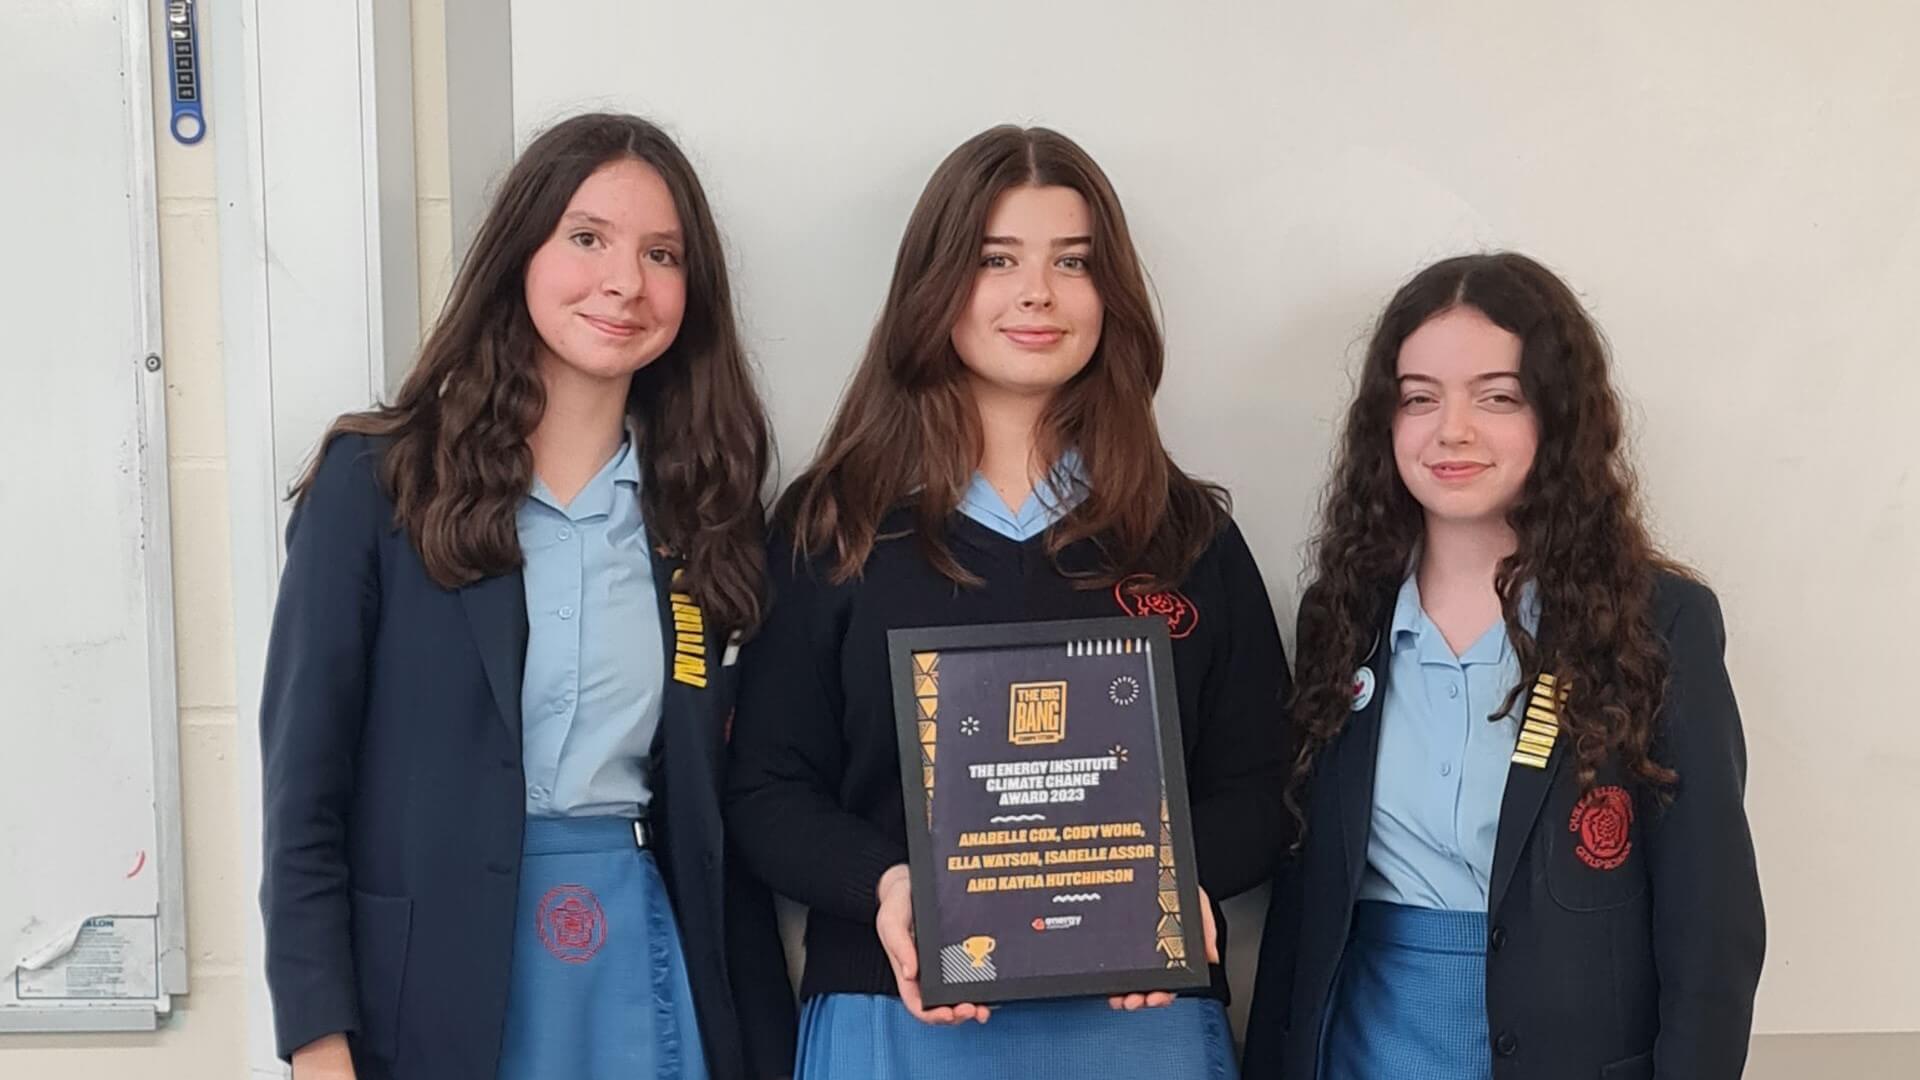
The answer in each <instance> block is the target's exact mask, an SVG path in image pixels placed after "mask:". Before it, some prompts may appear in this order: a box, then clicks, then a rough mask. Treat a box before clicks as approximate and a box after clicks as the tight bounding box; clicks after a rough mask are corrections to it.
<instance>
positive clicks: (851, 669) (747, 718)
mask: <svg viewBox="0 0 1920 1080" xmlns="http://www.w3.org/2000/svg"><path fill="white" fill-rule="evenodd" d="M911 528H912V519H911V517H910V516H909V515H907V514H906V513H904V512H896V513H895V514H893V515H892V516H890V517H889V519H888V520H887V521H885V522H883V523H882V528H881V535H882V536H889V535H895V536H896V538H894V539H884V540H881V541H880V542H879V543H877V544H876V545H875V546H874V550H873V554H872V555H871V556H870V557H869V558H868V560H867V564H866V567H865V570H864V573H863V574H862V575H861V577H860V578H858V579H857V580H854V581H851V582H847V583H844V584H839V585H835V584H831V583H830V581H829V569H830V565H831V560H830V557H821V558H813V559H809V558H804V557H803V558H800V559H798V560H797V561H796V559H795V558H794V554H793V551H792V549H791V547H790V546H789V545H788V543H787V542H786V541H785V540H784V539H783V538H781V537H776V538H775V540H774V542H773V544H772V545H771V548H770V551H769V557H768V566H769V572H770V576H771V578H772V582H773V588H774V599H773V607H772V609H771V611H770V613H769V616H768V619H767V622H766V624H765V625H764V626H763V627H762V628H761V630H760V633H759V634H758V636H757V637H755V638H754V640H753V641H751V642H749V643H748V645H747V646H746V648H745V649H744V650H743V651H742V654H741V658H740V666H741V672H740V695H739V698H738V704H737V711H736V714H735V717H734V723H733V734H732V743H731V753H730V762H731V763H730V766H729V775H728V781H727V827H728V836H729V839H730V840H731V841H732V842H733V843H734V844H735V845H736V847H737V848H738V850H739V852H740V854H741V855H742V856H743V857H744V858H745V860H746V862H747V865H748V867H749V868H750V869H751V870H752V872H753V873H755V874H757V875H758V876H759V877H761V878H762V879H764V880H765V881H766V882H767V884H769V885H771V886H772V887H773V888H774V890H775V891H777V892H780V893H783V894H785V895H786V896H788V897H791V898H792V899H794V900H797V901H799V902H800V903H802V904H805V905H806V906H807V907H808V908H809V909H810V910H809V913H808V919H807V935H806V945H807V959H806V973H805V975H804V977H803V979H802V982H801V995H802V996H803V997H811V996H813V995H815V994H832V993H856V994H894V993H896V992H897V991H896V989H895V984H894V978H893V972H892V969H891V968H890V967H889V966H888V964H887V959H886V955H885V953H884V952H883V951H882V949H881V947H880V941H879V938H878V937H877V936H876V934H875V931H874V915H875V914H876V912H877V911H878V910H879V902H878V900H877V898H876V897H875V895H874V887H875V885H877V884H878V883H879V880H880V875H881V874H882V873H883V872H884V871H885V870H886V869H887V868H888V867H890V866H893V865H894V864H896V863H903V862H905V861H906V860H907V840H906V823H905V816H904V812H903V810H902V802H901V787H900V758H899V751H898V749H897V743H896V741H895V727H894V716H893V688H892V684H891V680H890V676H889V669H888V656H887V631H888V630H892V629H895V628H898V627H911V626H953V625H964V624H978V623H999V622H1032V621H1045V620H1052V619H1078V618H1093V617H1102V616H1112V615H1122V614H1126V615H1136V616H1141V617H1145V618H1159V619H1164V620H1166V622H1167V625H1168V629H1169V631H1170V632H1171V634H1172V637H1173V663H1174V671H1175V678H1174V681H1175V683H1176V685H1177V688H1178V693H1179V711H1180V726H1181V736H1182V743H1183V747H1184V751H1185V761H1186V770H1187V786H1188V791H1189V798H1190V802H1191V804H1192V810H1193V835H1194V847H1195V851H1196V855H1197V858H1198V861H1199V876H1200V884H1201V886H1202V887H1204V888H1205V889H1206V890H1207V892H1208V894H1209V895H1210V896H1211V898H1212V899H1213V900H1214V901H1215V903H1216V908H1215V915H1216V918H1217V917H1218V907H1217V904H1218V902H1219V901H1220V900H1223V899H1226V898H1227V897H1230V896H1233V895H1235V894H1237V893H1240V892H1244V891H1245V890H1247V889H1250V888H1252V887H1254V886H1255V885H1258V884H1260V883H1262V882H1264V881H1265V880H1267V879H1268V877H1269V876H1270V875H1271V873H1272V870H1273V866H1274V863H1275V860H1276V858H1277V856H1278V854H1279V853H1280V852H1281V851H1282V849H1283V848H1284V847H1285V845H1286V844H1287V843H1289V842H1290V829H1291V826H1290V824H1289V822H1290V820H1291V819H1290V817H1289V815H1288V814H1287V812H1286V810H1285V808H1284V807H1283V805H1282V803H1281V791H1282V789H1283V787H1284V785H1285V782H1286V774H1287V767H1288V762H1289V760H1290V753H1291V739H1290V727H1289V725H1288V723H1287V719H1286V714H1285V710H1284V702H1285V700H1286V697H1287V692H1288V688H1289V679H1288V675H1287V664H1286V657H1285V655H1284V654H1283V652H1282V648H1281V644H1280V633H1279V629H1278V627H1277V626H1276V624H1275V622H1274V617H1273V607H1272V604H1271V602H1270V601H1269V599H1268V597H1267V590H1266V586H1265V584H1264V583H1263V582H1262V581H1261V578H1260V571H1259V569H1258V568H1257V567H1256V566H1255V565H1254V561H1253V554H1252V553H1251V552H1250V551H1249V550H1248V549H1247V545H1246V541H1245V540H1244V539H1243V538H1242V537H1241V535H1240V530H1239V529H1238V527H1236V526H1234V525H1233V524H1232V523H1228V525H1227V526H1226V527H1225V528H1224V529H1223V530H1222V531H1221V532H1220V533H1219V535H1218V536H1216V537H1215V539H1214V540H1213V542H1212V543H1211V544H1210V545H1209V546H1208V548H1207V549H1206V551H1205V553H1204V554H1202V556H1201V557H1200V558H1199V560H1198V561H1197V562H1196V563H1195V564H1194V566H1193V568H1192V570H1191V571H1190V572H1189V573H1188V575H1187V577H1186V579H1185V580H1183V581H1181V582H1180V583H1179V584H1178V586H1177V588H1175V589H1171V590H1166V591H1164V592H1159V593H1153V594H1150V595H1145V596H1138V595H1134V594H1132V593H1131V592H1130V591H1129V590H1127V589H1125V588H1121V587H1114V586H1108V587H1105V588H1095V589H1088V588H1085V587H1076V582H1075V581H1074V580H1073V579H1071V578H1069V577H1068V576H1066V575H1065V574H1063V573H1062V572H1061V569H1060V567H1064V568H1066V569H1067V570H1069V571H1077V570H1080V569H1082V568H1087V567H1091V566H1092V565H1094V561H1093V560H1094V558H1095V557H1096V552H1095V550H1094V546H1093V544H1092V543H1091V542H1087V541H1083V542H1081V543H1078V544H1074V545H1071V546H1069V547H1068V548H1067V549H1065V550H1064V551H1063V552H1061V554H1060V557H1059V561H1058V567H1057V566H1056V563H1055V560H1054V559H1053V558H1051V557H1049V556H1048V554H1047V552H1046V549H1045V538H1044V534H1042V535H1041V536H1036V537H1033V538H1032V539H1029V540H1026V541H1015V540H1011V539H1008V538H1006V537H1004V536H1001V535H1000V534H999V533H996V532H994V531H993V530H991V529H988V528H986V527H985V526H982V525H980V524H979V523H977V522H975V521H973V520H971V519H969V518H967V517H966V516H964V515H962V514H958V513H956V514H954V515H953V516H952V517H951V518H950V520H949V524H948V531H947V537H946V539H947V543H948V545H949V548H950V550H951V551H952V552H953V555H954V557H955V558H956V559H957V560H958V561H959V563H960V565H961V566H962V567H964V568H965V569H967V570H968V571H970V572H971V573H973V574H974V575H975V576H977V577H979V578H980V579H982V581H983V582H984V584H982V585H979V586H974V587H964V586H958V585H955V584H954V583H953V582H951V581H949V580H948V579H947V578H946V577H944V576H942V575H941V574H940V573H939V572H938V571H937V570H935V569H934V567H933V565H932V563H931V562H929V561H928V559H927V557H926V555H925V553H924V551H923V548H922V545H921V544H920V543H919V542H918V540H917V539H916V538H915V537H913V536H912V535H910V534H909V535H905V536H899V535H897V534H900V533H910V530H911ZM1123 584H1124V583H1123ZM1219 927H1220V938H1221V941H1220V944H1221V948H1222V950H1223V952H1224V950H1225V947H1226V924H1225V922H1224V921H1221V922H1220V923H1219ZM1212 976H1213V983H1212V987H1211V989H1210V991H1208V993H1209V995H1210V996H1214V997H1219V998H1222V999H1224V998H1225V997H1226V981H1225V979H1224V977H1223V975H1222V973H1221V971H1220V969H1219V968H1218V967H1217V966H1216V967H1214V969H1213V971H1212Z"/></svg>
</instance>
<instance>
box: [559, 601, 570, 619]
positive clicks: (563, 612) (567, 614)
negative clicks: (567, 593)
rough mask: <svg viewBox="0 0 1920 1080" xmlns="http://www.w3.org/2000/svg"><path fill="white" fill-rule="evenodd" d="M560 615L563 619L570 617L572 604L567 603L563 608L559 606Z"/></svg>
mask: <svg viewBox="0 0 1920 1080" xmlns="http://www.w3.org/2000/svg"><path fill="white" fill-rule="evenodd" d="M560 617H561V618H563V619H571V618H573V605H572V604H568V605H567V606H566V607H563V608H561V609H560Z"/></svg>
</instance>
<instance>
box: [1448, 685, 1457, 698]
mask: <svg viewBox="0 0 1920 1080" xmlns="http://www.w3.org/2000/svg"><path fill="white" fill-rule="evenodd" d="M1447 696H1448V697H1459V696H1460V688H1459V687H1458V686H1455V685H1453V684H1452V683H1448V684H1447Z"/></svg>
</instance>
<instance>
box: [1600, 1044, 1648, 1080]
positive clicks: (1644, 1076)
mask: <svg viewBox="0 0 1920 1080" xmlns="http://www.w3.org/2000/svg"><path fill="white" fill-rule="evenodd" d="M1600 1080H1653V1051H1651V1050H1649V1051H1647V1052H1646V1053H1644V1054H1635V1055H1634V1056H1632V1057H1630V1058H1627V1059H1625V1060H1623V1061H1616V1062H1614V1063H1613V1064H1611V1065H1607V1066H1603V1067H1602V1068H1601V1070H1600Z"/></svg>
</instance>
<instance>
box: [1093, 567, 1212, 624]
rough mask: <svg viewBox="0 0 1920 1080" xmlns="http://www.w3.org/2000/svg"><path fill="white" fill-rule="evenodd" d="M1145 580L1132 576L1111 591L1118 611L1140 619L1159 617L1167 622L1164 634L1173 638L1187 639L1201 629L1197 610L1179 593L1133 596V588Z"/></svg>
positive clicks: (1136, 594)
mask: <svg viewBox="0 0 1920 1080" xmlns="http://www.w3.org/2000/svg"><path fill="white" fill-rule="evenodd" d="M1146 580H1147V575H1146V574H1135V575H1133V576H1132V577H1130V578H1126V579H1124V580H1123V581H1121V582H1120V583H1119V584H1118V585H1115V586H1114V587H1113V598H1114V599H1115V600H1117V601H1119V603H1120V610H1122V611H1124V612H1126V613H1127V614H1129V615H1135V616H1138V617H1140V618H1143V619H1145V618H1152V617H1159V618H1162V619H1165V620H1167V633H1168V635H1169V636H1171V637H1173V638H1175V639H1176V640H1177V639H1179V638H1183V637H1186V636H1187V635H1188V634H1191V633H1193V631H1194V628H1195V627H1198V626H1199V625H1200V609H1199V608H1197V607H1194V606H1193V601H1191V600H1189V599H1187V598H1186V596H1184V595H1183V594H1182V593H1181V592H1180V591H1179V590H1178V589H1168V590H1166V591H1164V592H1150V593H1143V592H1134V591H1132V586H1133V585H1134V584H1135V583H1137V582H1143V581H1146Z"/></svg>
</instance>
